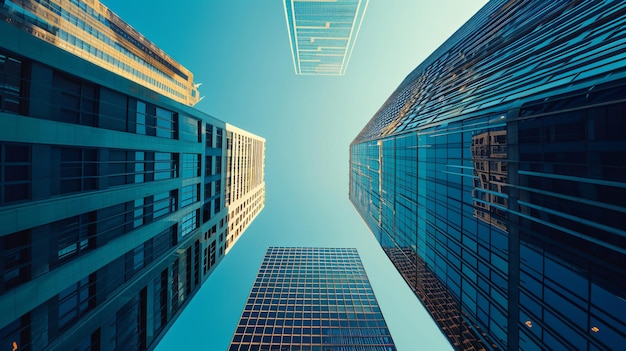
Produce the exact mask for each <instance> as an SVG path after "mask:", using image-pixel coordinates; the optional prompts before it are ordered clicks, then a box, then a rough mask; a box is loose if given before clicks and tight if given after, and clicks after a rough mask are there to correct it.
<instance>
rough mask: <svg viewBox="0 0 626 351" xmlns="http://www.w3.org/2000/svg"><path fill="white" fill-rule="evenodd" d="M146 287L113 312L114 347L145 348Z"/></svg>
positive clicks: (126, 348)
mask: <svg viewBox="0 0 626 351" xmlns="http://www.w3.org/2000/svg"><path fill="white" fill-rule="evenodd" d="M146 307H147V289H146V288H143V289H141V290H140V291H139V294H136V295H134V296H133V297H132V299H131V300H130V301H129V302H128V303H126V304H125V305H124V306H123V307H122V308H120V309H119V310H118V311H117V313H116V314H115V346H116V349H124V350H144V349H145V348H146V321H147V320H146V313H147V312H146V309H147V308H146Z"/></svg>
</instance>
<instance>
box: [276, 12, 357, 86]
mask: <svg viewBox="0 0 626 351" xmlns="http://www.w3.org/2000/svg"><path fill="white" fill-rule="evenodd" d="M368 2H369V0H338V1H293V0H284V8H285V19H286V21H287V31H288V34H289V43H290V45H291V52H292V56H293V65H294V69H295V72H296V74H300V75H344V74H345V73H346V68H347V66H348V63H349V61H350V56H351V55H352V50H353V49H354V44H355V42H356V39H357V36H358V35H359V30H360V28H361V23H362V22H363V17H364V16H365V11H366V10H367V4H368Z"/></svg>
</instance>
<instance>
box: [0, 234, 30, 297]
mask: <svg viewBox="0 0 626 351" xmlns="http://www.w3.org/2000/svg"><path fill="white" fill-rule="evenodd" d="M0 262H3V264H2V265H0V275H1V276H2V280H1V281H0V291H6V290H7V289H9V288H12V287H15V286H18V285H20V284H23V283H25V282H27V281H29V280H30V278H31V233H30V230H24V231H21V232H17V233H13V234H9V235H5V236H2V237H0Z"/></svg>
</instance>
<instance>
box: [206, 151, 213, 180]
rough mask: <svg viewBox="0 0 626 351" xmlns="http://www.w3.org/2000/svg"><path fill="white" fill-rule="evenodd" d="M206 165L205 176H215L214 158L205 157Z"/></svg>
mask: <svg viewBox="0 0 626 351" xmlns="http://www.w3.org/2000/svg"><path fill="white" fill-rule="evenodd" d="M204 163H205V165H204V167H205V168H204V175H205V176H206V177H208V176H210V175H212V174H213V156H205V157H204Z"/></svg>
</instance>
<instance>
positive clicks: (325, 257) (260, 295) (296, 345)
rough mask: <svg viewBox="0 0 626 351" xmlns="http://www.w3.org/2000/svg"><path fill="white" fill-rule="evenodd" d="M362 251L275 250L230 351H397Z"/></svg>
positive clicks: (267, 259)
mask: <svg viewBox="0 0 626 351" xmlns="http://www.w3.org/2000/svg"><path fill="white" fill-rule="evenodd" d="M395 349H396V348H395V346H394V343H393V340H392V339H391V335H390V334H389V330H388V329H387V324H386V323H385V320H384V318H383V315H382V313H381V311H380V308H379V307H378V302H377V301H376V297H375V296H374V291H373V290H372V287H371V286H370V283H369V279H368V278H367V274H366V273H365V269H364V268H363V264H362V263H361V259H360V258H359V254H358V252H357V250H356V249H349V248H348V249H346V248H310V247H304V248H303V247H270V248H269V249H268V250H267V252H266V253H265V257H264V258H263V263H262V264H261V268H260V269H259V273H258V274H257V276H256V280H255V282H254V285H253V287H252V290H251V292H250V296H249V297H248V302H247V303H246V306H245V308H244V310H243V313H242V315H241V319H240V320H239V325H238V326H237V329H236V330H235V334H234V336H233V340H232V342H231V344H230V349H229V350H230V351H249V350H293V351H295V350H297V351H313V350H318V351H325V350H338V351H350V350H355V351H356V350H359V351H392V350H395Z"/></svg>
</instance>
